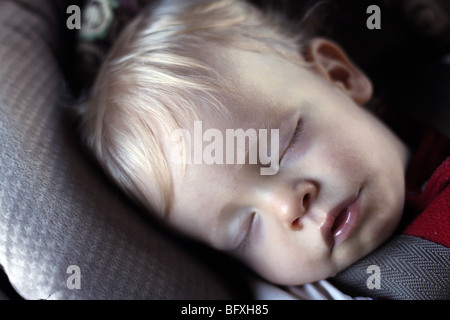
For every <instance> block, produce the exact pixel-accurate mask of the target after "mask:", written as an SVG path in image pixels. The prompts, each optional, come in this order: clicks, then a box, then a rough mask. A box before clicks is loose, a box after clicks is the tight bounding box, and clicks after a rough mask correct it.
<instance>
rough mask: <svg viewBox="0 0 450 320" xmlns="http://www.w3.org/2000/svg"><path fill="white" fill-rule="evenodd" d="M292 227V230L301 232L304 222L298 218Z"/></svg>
mask: <svg viewBox="0 0 450 320" xmlns="http://www.w3.org/2000/svg"><path fill="white" fill-rule="evenodd" d="M291 226H292V228H293V229H294V230H301V229H303V224H302V222H301V221H300V218H297V219H295V220H294V221H292V224H291Z"/></svg>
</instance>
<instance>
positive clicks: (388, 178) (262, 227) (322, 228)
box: [83, 0, 407, 285]
mask: <svg viewBox="0 0 450 320" xmlns="http://www.w3.org/2000/svg"><path fill="white" fill-rule="evenodd" d="M371 95H372V86H371V82H370V81H369V79H368V78H367V77H366V76H365V75H364V74H363V73H362V72H361V71H360V70H359V69H358V68H357V67H356V66H355V65H354V64H353V63H352V62H351V60H349V59H348V57H347V56H346V55H345V53H344V52H343V51H342V49H341V48H340V47H339V46H338V45H336V44H335V43H333V42H331V41H329V40H326V39H321V38H313V39H310V40H308V41H306V40H304V39H303V38H302V37H299V36H296V37H293V36H292V35H289V34H287V33H285V32H284V31H283V30H281V29H280V28H279V27H278V26H277V24H276V23H273V21H272V20H270V19H269V18H268V17H267V16H265V15H263V14H262V13H261V12H259V11H258V10H257V9H256V8H254V7H252V6H251V5H249V4H247V3H245V2H244V1H232V0H220V1H213V2H212V1H209V0H208V1H205V0H194V1H163V2H162V3H161V4H160V5H158V6H156V7H154V8H149V9H148V11H147V12H145V13H143V14H142V15H141V16H139V17H138V18H137V19H136V20H135V21H134V22H133V23H132V24H131V25H130V26H129V27H128V28H127V29H126V30H125V31H124V33H123V34H122V35H121V37H120V39H119V40H118V42H117V43H116V45H115V47H114V48H113V49H112V52H111V53H110V55H109V57H108V59H107V61H106V62H105V64H104V66H103V67H102V69H101V71H100V73H99V75H98V78H97V81H96V84H95V85H94V88H93V90H92V94H91V97H90V99H89V101H88V102H87V104H86V109H85V112H84V114H83V117H84V119H83V120H84V129H85V134H86V138H87V143H88V145H89V147H90V148H91V149H92V150H93V152H94V154H95V155H96V157H97V158H98V160H99V161H100V163H101V164H102V165H103V167H104V169H105V171H106V172H107V173H108V174H109V175H110V176H111V177H112V178H113V179H114V180H115V181H116V182H117V183H118V184H119V186H121V187H122V189H123V190H124V191H125V192H126V193H127V194H128V195H130V196H131V197H133V198H134V199H136V200H137V201H139V202H140V203H141V204H143V205H144V206H145V207H146V208H148V209H149V210H150V211H151V212H154V213H156V215H157V216H159V217H160V218H161V219H162V220H163V221H164V222H165V223H167V225H169V226H170V227H172V228H174V229H175V230H178V231H180V232H182V233H183V234H185V235H187V236H189V237H192V238H194V239H196V240H199V241H201V242H203V243H206V244H208V245H210V246H212V247H214V248H217V249H219V250H222V251H225V252H228V253H229V254H231V255H232V256H234V257H236V258H237V259H239V260H241V261H243V262H244V263H245V264H247V265H248V266H249V267H251V268H252V269H253V270H255V271H256V272H257V273H259V274H260V275H261V276H263V277H265V278H266V279H268V280H270V281H273V282H275V283H279V284H287V285H298V284H303V283H307V282H313V281H317V280H320V279H325V278H327V277H329V276H332V275H334V274H336V273H337V272H339V271H340V270H342V269H344V268H345V267H347V266H348V265H350V264H351V263H353V262H355V261H356V260H357V259H359V258H361V257H362V256H364V255H365V254H367V253H369V252H370V251H372V250H374V249H375V248H376V247H377V246H378V245H379V244H381V243H382V242H383V241H385V240H386V239H387V238H388V237H389V236H390V235H391V234H392V232H393V231H394V229H395V228H396V226H397V224H398V222H399V220H400V217H401V213H402V209H403V201H404V171H405V167H406V162H407V150H406V147H405V146H404V145H403V143H402V142H401V141H400V140H399V139H398V138H397V137H396V136H395V135H393V133H391V131H390V130H389V129H387V128H386V127H385V126H384V125H383V124H382V123H381V122H380V121H379V120H378V119H377V118H375V117H374V116H373V115H371V114H370V113H369V112H367V111H366V110H365V109H364V108H363V107H362V106H363V104H365V103H366V102H367V101H369V100H370V98H371ZM230 154H231V155H230ZM264 169H265V170H264Z"/></svg>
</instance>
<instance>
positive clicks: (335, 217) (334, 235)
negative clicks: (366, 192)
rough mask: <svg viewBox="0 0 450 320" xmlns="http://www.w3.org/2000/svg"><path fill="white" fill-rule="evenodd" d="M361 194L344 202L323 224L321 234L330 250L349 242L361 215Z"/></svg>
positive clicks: (329, 214)
mask: <svg viewBox="0 0 450 320" xmlns="http://www.w3.org/2000/svg"><path fill="white" fill-rule="evenodd" d="M360 194H361V192H359V193H358V195H357V196H356V197H352V198H350V199H348V200H346V201H343V202H342V204H340V205H338V206H337V207H336V209H334V210H333V211H331V212H330V213H328V215H327V218H326V219H325V221H324V222H323V223H322V224H321V226H320V232H321V234H322V237H323V239H324V241H325V243H326V245H327V246H328V248H329V249H332V248H333V247H334V246H335V245H337V244H339V243H341V242H343V241H345V240H347V239H348V238H349V237H350V235H351V233H352V232H353V230H354V229H355V227H356V225H357V222H358V220H359V216H360V214H361V197H360Z"/></svg>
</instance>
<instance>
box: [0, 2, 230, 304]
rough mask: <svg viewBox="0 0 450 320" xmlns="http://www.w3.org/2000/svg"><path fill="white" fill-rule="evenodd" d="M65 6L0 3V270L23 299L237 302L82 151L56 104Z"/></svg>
mask: <svg viewBox="0 0 450 320" xmlns="http://www.w3.org/2000/svg"><path fill="white" fill-rule="evenodd" d="M67 5H68V4H67V3H66V4H64V2H63V1H60V0H58V1H50V0H38V1H36V0H28V1H24V0H22V1H5V0H0V61H1V63H0V142H1V148H0V163H1V165H0V265H1V266H2V267H3V269H4V270H5V272H6V274H7V275H8V277H9V280H10V282H11V283H12V285H13V286H14V288H15V289H16V290H17V292H18V293H19V294H20V295H21V296H22V297H24V298H26V299H207V298H214V299H225V298H236V297H237V296H236V295H235V294H236V291H235V290H234V287H232V286H231V285H229V283H230V281H229V279H228V278H227V277H225V276H224V275H223V274H221V273H219V272H216V271H214V270H216V268H213V267H214V266H215V264H214V262H212V261H209V260H206V259H205V257H203V256H204V255H205V254H209V253H210V251H208V250H206V249H203V248H202V247H198V246H196V245H193V244H185V243H184V242H181V241H179V239H177V238H175V237H174V236H172V235H170V234H168V233H166V232H164V231H162V230H161V229H160V228H158V225H157V224H156V223H155V222H153V221H152V220H151V219H149V218H148V217H147V216H146V215H144V214H141V213H140V212H139V210H138V209H136V208H134V207H133V206H132V205H131V204H130V203H129V202H128V201H127V200H126V199H125V198H124V197H123V196H122V195H121V193H120V192H119V191H118V190H117V189H116V188H115V187H113V186H112V185H111V184H110V183H109V182H108V181H107V179H106V178H105V177H104V176H103V175H102V174H101V173H100V170H99V169H98V168H97V167H96V165H94V164H93V162H92V161H91V159H89V158H88V157H87V156H86V155H85V152H84V150H83V149H82V148H81V147H80V144H79V142H78V138H77V136H76V130H75V125H74V124H73V122H71V121H70V118H69V117H68V116H67V113H66V112H65V109H64V108H63V107H61V106H60V105H59V104H58V100H59V94H60V92H61V89H62V87H63V86H62V85H63V78H62V74H61V70H60V67H59V65H58V63H57V61H56V59H55V55H57V54H58V52H60V51H58V41H60V40H61V39H60V38H59V35H58V34H57V33H56V31H55V30H63V28H65V24H64V25H62V26H61V22H65V20H64V19H61V18H60V17H61V14H62V17H63V18H64V15H65V8H66V7H67ZM58 8H59V9H60V11H58ZM58 14H59V15H58ZM57 17H59V18H57ZM66 31H67V30H66ZM200 255H203V256H201V257H200ZM210 260H211V259H210ZM227 265H228V264H227ZM71 266H75V267H71ZM227 273H228V274H232V273H233V269H232V268H229V269H228V270H227Z"/></svg>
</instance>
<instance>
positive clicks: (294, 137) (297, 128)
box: [280, 119, 303, 162]
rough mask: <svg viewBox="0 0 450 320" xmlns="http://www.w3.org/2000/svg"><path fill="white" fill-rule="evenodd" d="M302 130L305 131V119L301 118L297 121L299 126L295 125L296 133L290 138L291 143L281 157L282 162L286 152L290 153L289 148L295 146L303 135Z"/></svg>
mask: <svg viewBox="0 0 450 320" xmlns="http://www.w3.org/2000/svg"><path fill="white" fill-rule="evenodd" d="M302 132H303V121H302V120H301V119H300V120H299V121H298V122H297V126H296V127H295V131H294V134H293V135H292V137H291V140H289V144H288V146H287V148H286V150H284V152H283V154H282V155H281V157H280V162H281V161H282V160H283V158H284V156H285V155H286V153H288V152H289V150H291V149H292V148H293V147H294V145H295V143H296V142H297V140H298V138H299V137H300V136H301V134H302Z"/></svg>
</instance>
